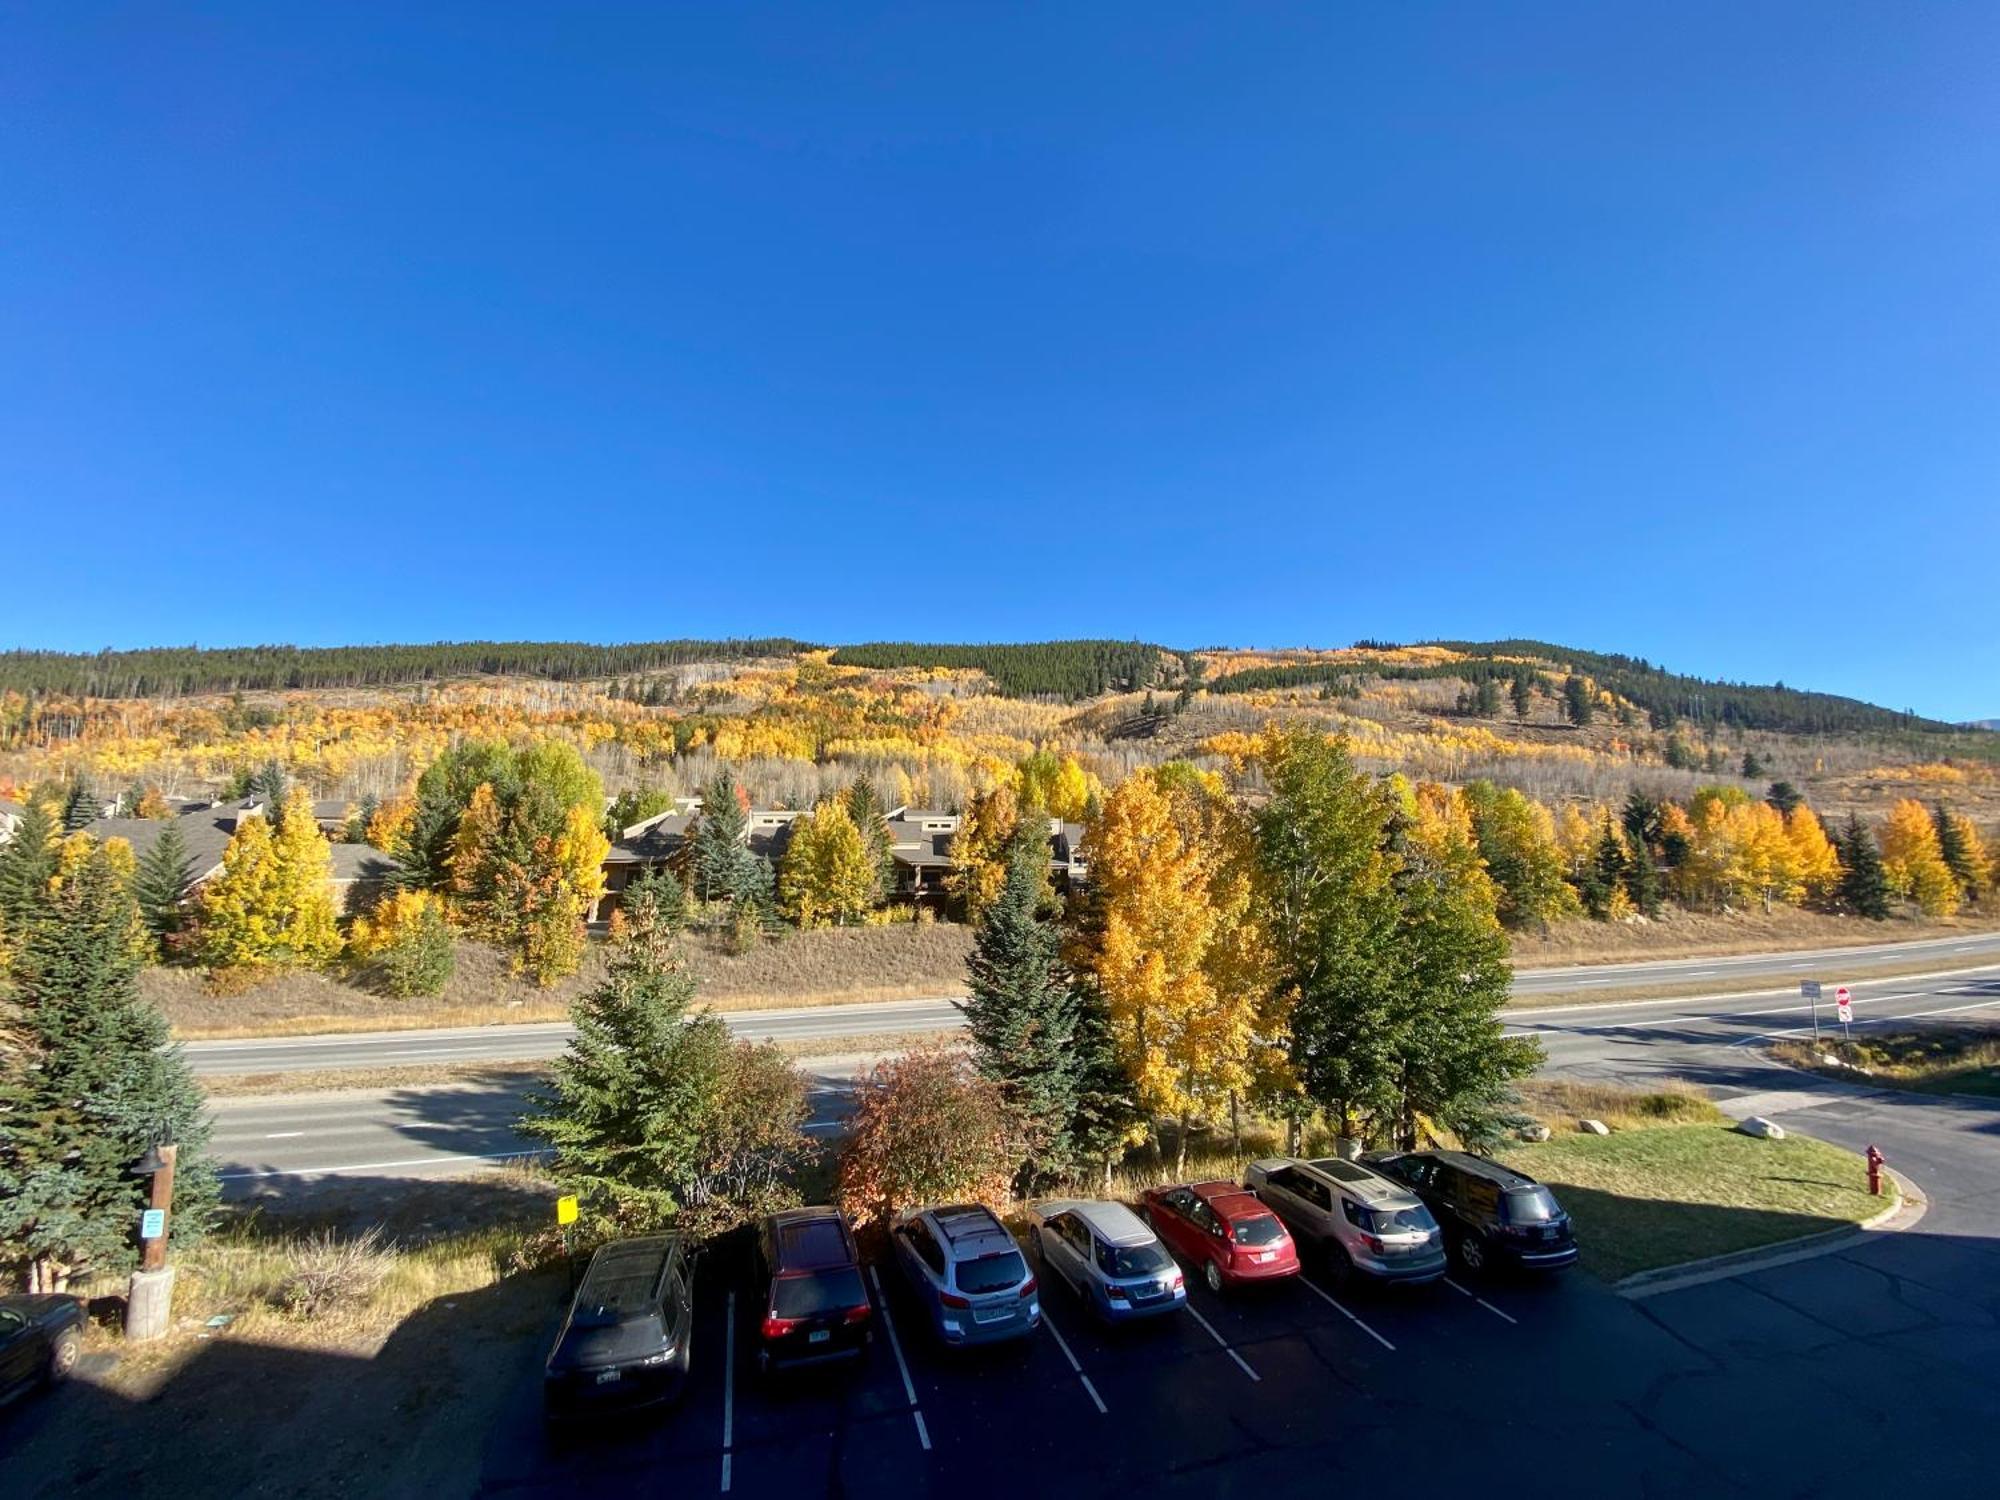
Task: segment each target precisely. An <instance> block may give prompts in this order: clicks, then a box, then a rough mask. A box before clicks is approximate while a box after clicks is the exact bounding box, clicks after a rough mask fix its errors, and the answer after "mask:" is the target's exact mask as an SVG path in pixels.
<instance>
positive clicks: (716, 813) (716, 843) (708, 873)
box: [688, 766, 768, 901]
mask: <svg viewBox="0 0 2000 1500" xmlns="http://www.w3.org/2000/svg"><path fill="white" fill-rule="evenodd" d="M748 823H749V818H748V815H747V814H746V813H745V811H744V808H743V802H742V799H741V797H740V796H739V794H738V791H737V787H736V778H735V777H734V776H733V775H731V774H730V771H729V768H728V767H727V766H724V767H723V768H722V769H721V770H719V771H717V772H716V773H715V779H714V780H713V781H711V782H709V784H708V785H707V786H705V787H703V788H702V789H701V814H700V816H699V817H697V818H696V819H695V824H694V830H693V833H692V834H691V835H690V837H689V840H688V843H689V848H690V852H691V856H692V857H691V860H690V866H689V867H690V872H691V873H692V875H693V877H694V893H695V894H696V895H697V896H699V897H700V898H701V899H702V900H704V901H722V900H729V899H732V898H734V896H735V895H736V894H737V892H738V891H739V890H740V889H742V888H744V885H745V882H746V881H747V880H749V879H751V878H753V877H750V876H749V874H748V872H747V870H746V867H745V865H744V856H745V855H747V854H749V850H748V849H746V848H745V847H744V843H743V835H744V830H745V828H746V827H747V826H748ZM751 857H752V858H755V856H751ZM757 863H758V864H762V863H763V861H762V860H757ZM767 873H768V871H767Z"/></svg>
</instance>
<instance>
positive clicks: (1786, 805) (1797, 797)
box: [1764, 781, 1806, 818]
mask: <svg viewBox="0 0 2000 1500" xmlns="http://www.w3.org/2000/svg"><path fill="white" fill-rule="evenodd" d="M1764 800H1765V801H1766V802H1768V803H1770V804H1771V806H1773V807H1775V808H1776V809H1777V810H1778V816H1779V817H1781V818H1789V817H1790V816H1791V815H1792V809H1793V808H1795V807H1797V806H1798V805H1799V804H1800V803H1801V802H1803V801H1805V800H1806V798H1805V793H1803V792H1801V791H1800V790H1799V789H1798V788H1797V787H1795V786H1793V785H1792V784H1791V783H1790V782H1789V781H1774V782H1772V783H1771V787H1770V790H1769V791H1767V792H1765V793H1764Z"/></svg>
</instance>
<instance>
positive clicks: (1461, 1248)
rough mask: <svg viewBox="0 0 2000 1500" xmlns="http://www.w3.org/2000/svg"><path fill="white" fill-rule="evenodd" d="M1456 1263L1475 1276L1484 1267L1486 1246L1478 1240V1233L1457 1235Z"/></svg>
mask: <svg viewBox="0 0 2000 1500" xmlns="http://www.w3.org/2000/svg"><path fill="white" fill-rule="evenodd" d="M1458 1263H1459V1264H1460V1265H1461V1266H1463V1267H1465V1269H1466V1270H1467V1271H1468V1272H1470V1273H1471V1274H1473V1275H1475V1276H1476V1275H1478V1274H1479V1273H1480V1272H1481V1271H1483V1270H1485V1269H1486V1246H1485V1245H1484V1244H1482V1243H1481V1242H1480V1239H1479V1236H1478V1235H1476V1234H1467V1235H1461V1236H1460V1237H1459V1241H1458Z"/></svg>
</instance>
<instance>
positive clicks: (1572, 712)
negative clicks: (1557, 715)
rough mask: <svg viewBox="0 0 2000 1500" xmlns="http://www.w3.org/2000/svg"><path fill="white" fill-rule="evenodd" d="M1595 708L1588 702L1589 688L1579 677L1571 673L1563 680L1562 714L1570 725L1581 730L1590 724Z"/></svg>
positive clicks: (1594, 705)
mask: <svg viewBox="0 0 2000 1500" xmlns="http://www.w3.org/2000/svg"><path fill="white" fill-rule="evenodd" d="M1596 707H1597V705H1596V704H1594V703H1592V702H1591V701H1590V688H1589V686H1588V685H1587V684H1586V683H1585V682H1584V680H1583V679H1582V678H1581V677H1578V676H1576V675H1575V674H1574V673H1572V674H1571V675H1570V676H1569V677H1567V678H1565V679H1564V680H1563V714H1564V715H1565V716H1566V717H1567V718H1568V719H1569V721H1570V723H1572V724H1574V725H1576V726H1577V727H1578V728H1582V727H1583V726H1584V725H1586V724H1588V723H1589V722H1590V720H1591V716H1592V714H1593V713H1594V712H1595V711H1596Z"/></svg>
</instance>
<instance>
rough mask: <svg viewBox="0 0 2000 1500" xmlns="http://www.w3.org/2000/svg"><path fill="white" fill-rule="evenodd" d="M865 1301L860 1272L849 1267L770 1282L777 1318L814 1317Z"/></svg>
mask: <svg viewBox="0 0 2000 1500" xmlns="http://www.w3.org/2000/svg"><path fill="white" fill-rule="evenodd" d="M867 1301H868V1293H867V1292H866V1291H865V1290H863V1289H862V1286H861V1273H860V1272H859V1271H857V1270H854V1269H853V1268H852V1267H848V1268H846V1269H842V1270H837V1271H809V1272H807V1273H805V1274H804V1275H800V1276H780V1277H778V1278H777V1279H776V1280H775V1281H773V1282H772V1283H771V1312H772V1314H773V1316H775V1317H780V1318H815V1317H818V1316H819V1315H820V1314H821V1313H830V1312H840V1311H843V1310H844V1309H846V1308H850V1307H860V1306H862V1305H863V1304H864V1303H866V1302H867Z"/></svg>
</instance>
